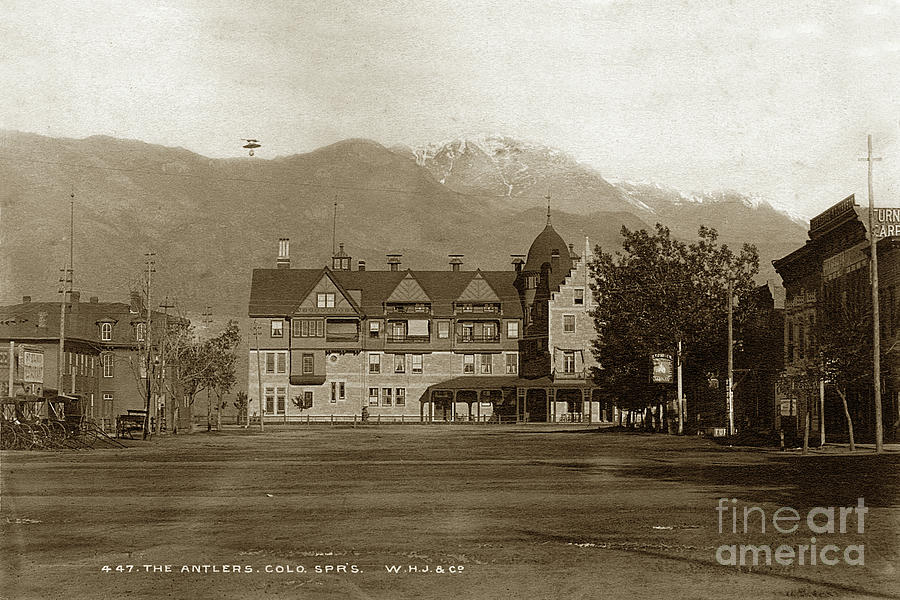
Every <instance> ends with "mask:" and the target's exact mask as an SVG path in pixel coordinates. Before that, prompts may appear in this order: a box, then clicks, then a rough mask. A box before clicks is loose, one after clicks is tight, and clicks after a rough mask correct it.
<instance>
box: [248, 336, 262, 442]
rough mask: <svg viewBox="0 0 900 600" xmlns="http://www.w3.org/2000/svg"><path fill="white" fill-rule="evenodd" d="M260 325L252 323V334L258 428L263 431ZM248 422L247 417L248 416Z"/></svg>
mask: <svg viewBox="0 0 900 600" xmlns="http://www.w3.org/2000/svg"><path fill="white" fill-rule="evenodd" d="M261 327H262V325H260V324H259V323H254V324H253V335H254V336H255V337H256V383H257V384H258V385H259V392H258V393H259V430H260V431H261V432H262V431H265V430H266V428H265V425H264V424H263V420H264V419H263V413H264V412H265V411H264V408H263V384H262V363H261V362H260V356H259V355H260V351H259V330H260V328H261ZM248 423H249V418H248Z"/></svg>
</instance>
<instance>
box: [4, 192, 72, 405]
mask: <svg viewBox="0 0 900 600" xmlns="http://www.w3.org/2000/svg"><path fill="white" fill-rule="evenodd" d="M74 239H75V192H72V193H71V194H69V260H68V263H67V264H66V265H63V268H62V269H60V272H62V274H63V275H62V277H60V279H59V282H60V284H61V285H60V290H59V293H60V294H62V302H60V303H59V356H58V357H57V362H58V364H57V368H56V378H57V384H56V387H57V393H58V394H62V393H63V374H64V373H65V371H66V369H65V364H66V363H65V361H66V350H65V345H66V307H67V306H68V302H69V298H70V297H71V295H72V290H73V289H74V287H73V286H74V283H75V268H74V261H73V255H74V250H75V243H74ZM10 364H12V363H10ZM71 388H72V392H73V393H74V392H75V373H74V370H73V372H72V385H71ZM10 393H11V392H10Z"/></svg>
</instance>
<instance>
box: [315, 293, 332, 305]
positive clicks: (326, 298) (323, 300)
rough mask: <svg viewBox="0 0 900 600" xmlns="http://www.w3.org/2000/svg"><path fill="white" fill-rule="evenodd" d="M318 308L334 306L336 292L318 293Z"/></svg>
mask: <svg viewBox="0 0 900 600" xmlns="http://www.w3.org/2000/svg"><path fill="white" fill-rule="evenodd" d="M316 306H317V307H318V308H334V294H316Z"/></svg>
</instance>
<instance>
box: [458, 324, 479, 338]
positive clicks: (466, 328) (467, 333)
mask: <svg viewBox="0 0 900 600" xmlns="http://www.w3.org/2000/svg"><path fill="white" fill-rule="evenodd" d="M459 335H460V339H461V340H462V341H463V342H471V341H472V337H473V336H474V335H475V326H474V325H472V324H471V323H462V324H461V325H460V330H459Z"/></svg>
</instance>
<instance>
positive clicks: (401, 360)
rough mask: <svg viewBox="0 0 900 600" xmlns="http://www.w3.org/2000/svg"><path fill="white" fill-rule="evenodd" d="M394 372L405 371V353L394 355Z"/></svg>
mask: <svg viewBox="0 0 900 600" xmlns="http://www.w3.org/2000/svg"><path fill="white" fill-rule="evenodd" d="M394 373H406V355H405V354H395V355H394Z"/></svg>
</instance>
